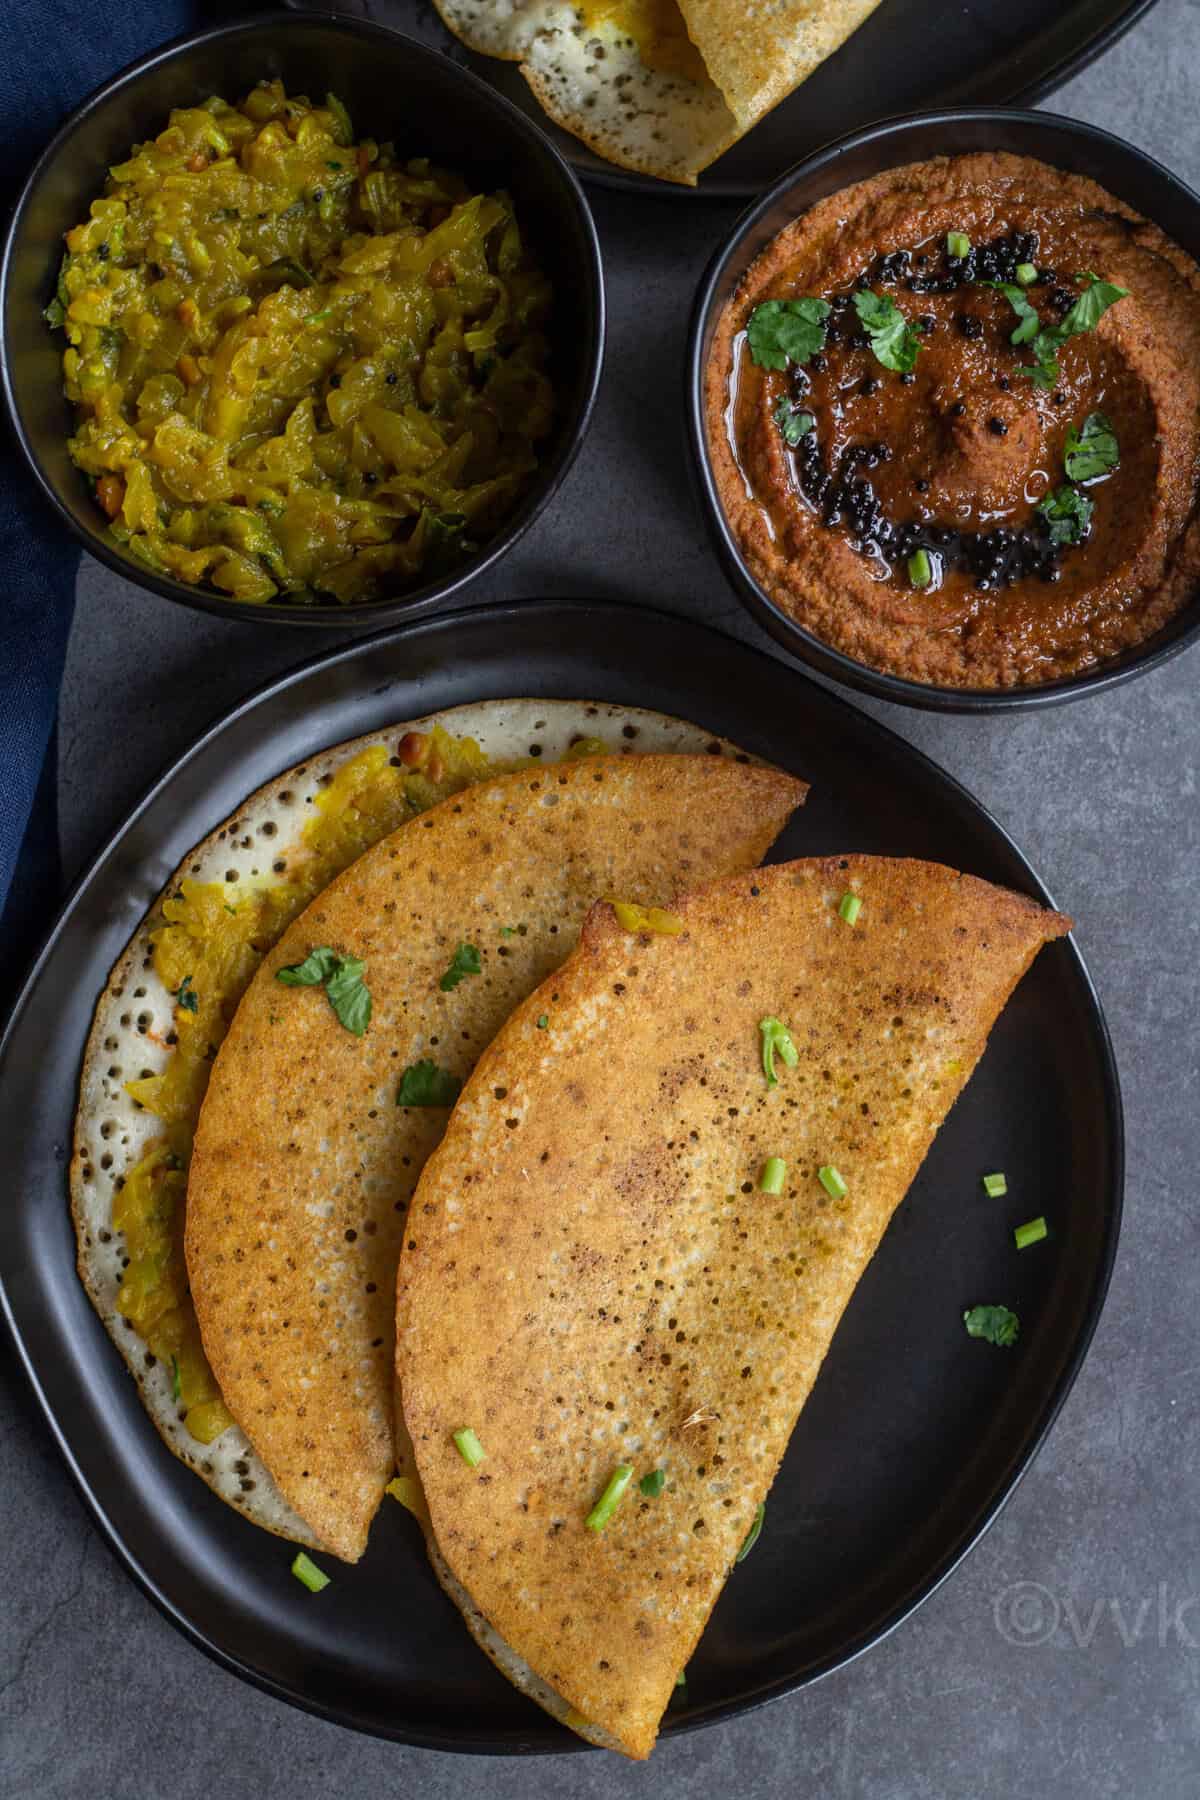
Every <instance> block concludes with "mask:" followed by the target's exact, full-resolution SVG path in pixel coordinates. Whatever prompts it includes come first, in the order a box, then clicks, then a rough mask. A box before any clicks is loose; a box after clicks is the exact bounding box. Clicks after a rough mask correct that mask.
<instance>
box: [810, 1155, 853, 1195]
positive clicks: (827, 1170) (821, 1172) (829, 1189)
mask: <svg viewBox="0 0 1200 1800" xmlns="http://www.w3.org/2000/svg"><path fill="white" fill-rule="evenodd" d="M817 1180H818V1181H819V1182H820V1184H821V1186H822V1187H823V1188H824V1189H825V1192H826V1193H827V1194H828V1195H829V1197H830V1199H831V1200H841V1199H844V1197H845V1195H846V1193H847V1192H848V1189H847V1187H846V1184H845V1182H844V1181H843V1180H842V1178H841V1176H840V1175H839V1174H838V1172H837V1170H836V1169H835V1168H834V1166H833V1164H832V1163H823V1164H822V1166H821V1167H820V1168H819V1169H818V1170H817Z"/></svg>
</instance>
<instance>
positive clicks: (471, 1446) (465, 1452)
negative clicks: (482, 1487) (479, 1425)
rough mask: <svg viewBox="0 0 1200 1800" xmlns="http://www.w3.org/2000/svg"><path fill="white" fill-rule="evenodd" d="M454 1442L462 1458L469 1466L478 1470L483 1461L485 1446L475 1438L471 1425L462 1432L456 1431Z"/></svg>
mask: <svg viewBox="0 0 1200 1800" xmlns="http://www.w3.org/2000/svg"><path fill="white" fill-rule="evenodd" d="M454 1442H455V1446H456V1447H457V1450H458V1454H459V1455H460V1456H461V1457H462V1459H463V1461H464V1462H465V1463H466V1464H467V1466H468V1467H469V1468H472V1469H477V1468H478V1467H479V1465H480V1463H481V1462H482V1461H483V1445H482V1444H481V1443H480V1441H479V1439H478V1438H477V1437H476V1436H475V1433H474V1432H473V1431H472V1430H471V1428H470V1426H469V1425H468V1426H464V1428H463V1430H462V1431H456V1432H455V1433H454Z"/></svg>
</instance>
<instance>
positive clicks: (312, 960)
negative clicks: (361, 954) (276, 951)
mask: <svg viewBox="0 0 1200 1800" xmlns="http://www.w3.org/2000/svg"><path fill="white" fill-rule="evenodd" d="M340 960H341V959H340V958H339V956H338V954H337V951H336V950H331V949H330V948H329V945H328V944H322V945H321V947H320V948H319V949H317V950H310V951H309V953H308V955H307V956H306V957H305V959H304V961H303V962H298V963H289V964H288V966H287V967H286V968H284V969H278V970H276V973H275V979H276V981H282V983H283V985H284V987H320V985H321V983H322V982H323V981H328V980H329V977H330V976H331V975H332V974H333V971H334V970H335V969H336V968H337V965H338V963H339V961H340Z"/></svg>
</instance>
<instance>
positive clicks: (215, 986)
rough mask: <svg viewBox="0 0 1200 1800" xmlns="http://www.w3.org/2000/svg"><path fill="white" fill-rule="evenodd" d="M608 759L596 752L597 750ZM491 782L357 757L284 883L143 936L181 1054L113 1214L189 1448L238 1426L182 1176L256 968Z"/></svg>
mask: <svg viewBox="0 0 1200 1800" xmlns="http://www.w3.org/2000/svg"><path fill="white" fill-rule="evenodd" d="M601 748H603V746H601ZM496 772H497V771H496V770H495V769H494V768H493V767H492V766H491V765H490V764H489V762H488V759H487V757H486V756H485V755H484V754H483V752H482V750H480V748H479V746H478V744H477V743H476V742H475V741H474V739H473V738H453V737H451V736H450V735H449V733H447V732H446V731H444V730H443V729H442V727H441V726H440V725H435V726H434V728H433V730H432V731H431V732H409V733H408V734H407V736H406V737H405V738H404V739H403V741H402V743H401V746H400V757H399V759H398V760H394V759H393V757H392V755H391V752H390V751H389V750H388V748H387V746H386V745H384V744H372V745H371V746H370V747H369V748H368V749H366V750H362V751H360V752H359V754H358V755H357V756H354V757H351V758H350V760H349V761H348V762H346V763H343V765H342V767H341V768H340V769H339V770H338V771H337V773H336V774H335V775H334V776H333V779H332V780H331V782H330V783H329V785H328V786H327V787H325V788H323V789H322V790H321V791H320V792H318V793H317V794H316V796H315V797H314V800H313V817H312V818H311V819H309V820H308V822H307V823H306V825H305V827H304V832H303V835H302V838H301V843H300V848H299V850H298V851H293V852H292V853H291V854H290V855H289V856H288V857H287V862H288V867H287V870H286V873H283V874H280V875H278V876H277V877H276V878H275V879H273V880H268V881H254V882H249V881H244V882H243V881H239V882H225V881H220V882H217V881H208V882H201V881H190V880H185V881H183V882H182V883H181V885H180V887H179V889H178V890H177V892H176V893H175V894H173V895H172V897H171V898H170V899H169V900H165V901H164V902H163V906H162V919H163V923H162V924H161V925H160V926H159V927H158V929H157V930H156V931H154V932H152V933H151V942H152V944H153V946H154V969H155V973H156V974H157V975H158V977H159V979H160V980H161V981H162V983H163V985H164V986H165V987H166V988H167V989H168V990H169V992H171V993H172V994H174V995H175V996H176V1002H175V1012H174V1031H175V1036H176V1042H175V1044H174V1046H173V1048H172V1050H171V1055H170V1057H169V1059H168V1062H167V1065H166V1067H165V1069H164V1070H163V1072H162V1073H161V1074H160V1075H150V1076H147V1077H145V1078H144V1079H143V1080H140V1081H130V1082H127V1083H126V1091H127V1092H128V1093H129V1094H131V1095H132V1096H133V1098H134V1099H135V1100H136V1101H137V1102H138V1104H139V1105H140V1106H142V1107H144V1108H145V1110H146V1111H147V1112H150V1113H153V1114H154V1115H155V1117H156V1118H158V1119H161V1120H162V1122H163V1125H164V1126H165V1128H166V1129H165V1131H164V1132H163V1133H162V1134H161V1136H159V1137H157V1138H155V1139H154V1141H153V1142H152V1143H151V1144H150V1145H149V1147H148V1148H147V1150H146V1151H145V1153H144V1154H143V1156H142V1158H141V1160H140V1161H139V1162H138V1163H137V1164H136V1166H135V1167H134V1168H133V1169H131V1170H130V1172H129V1174H128V1175H127V1176H126V1178H125V1181H124V1183H123V1185H122V1186H121V1187H120V1189H119V1191H118V1192H117V1194H116V1196H115V1198H114V1201H113V1225H114V1228H115V1229H116V1230H117V1231H119V1232H121V1233H123V1235H124V1239H125V1250H126V1254H127V1255H128V1257H129V1264H128V1267H127V1268H126V1270H125V1273H124V1276H123V1278H122V1281H121V1287H120V1292H119V1293H118V1295H117V1309H118V1311H119V1312H120V1313H121V1314H122V1315H123V1317H125V1318H126V1319H128V1321H129V1323H130V1324H131V1325H132V1326H133V1327H134V1329H135V1330H136V1331H137V1333H138V1335H139V1337H141V1338H142V1339H143V1341H144V1342H145V1344H146V1346H147V1348H148V1349H149V1350H151V1351H152V1352H153V1354H154V1355H155V1356H156V1357H158V1358H159V1359H160V1360H161V1361H162V1362H163V1363H164V1364H165V1365H166V1366H167V1367H168V1368H170V1369H171V1371H172V1375H173V1379H174V1382H175V1391H176V1396H177V1398H178V1400H179V1403H180V1408H181V1410H183V1411H184V1413H185V1423H186V1425H187V1429H188V1431H189V1432H190V1433H191V1435H192V1436H193V1437H194V1438H196V1439H198V1440H199V1441H200V1442H201V1443H211V1442H212V1440H213V1439H214V1438H215V1437H217V1436H219V1434H220V1433H221V1432H222V1431H224V1430H225V1428H226V1427H227V1426H228V1425H231V1424H232V1423H233V1420H232V1418H231V1417H230V1414H229V1413H228V1412H227V1411H226V1408H225V1406H224V1403H223V1402H222V1400H221V1396H220V1390H219V1388H218V1386H217V1383H216V1381H215V1379H214V1377H213V1374H212V1371H211V1369H210V1368H209V1366H208V1362H207V1360H206V1359H205V1356H204V1351H203V1348H202V1346H201V1342H200V1329H199V1325H198V1323H197V1320H196V1314H195V1309H194V1308H193V1306H192V1301H191V1297H190V1295H189V1292H188V1283H187V1268H186V1265H185V1261H184V1251H183V1227H184V1213H185V1207H184V1201H185V1196H186V1192H187V1164H188V1158H189V1156H190V1154H191V1148H192V1135H193V1132H194V1130H195V1126H196V1121H197V1119H198V1118H199V1115H200V1105H201V1102H202V1100H203V1099H204V1094H205V1090H206V1088H207V1086H208V1077H209V1071H210V1070H211V1068H212V1059H213V1057H214V1056H215V1054H216V1051H217V1048H218V1046H219V1045H220V1043H221V1040H222V1039H223V1037H224V1036H225V1033H226V1031H227V1030H228V1027H229V1022H230V1020H231V1019H232V1017H233V1014H234V1011H235V1009H236V1007H237V1003H238V1001H239V1000H240V999H241V996H242V994H243V993H244V992H245V990H246V988H247V987H248V985H249V983H250V979H251V977H252V976H253V974H254V971H255V970H256V969H257V967H258V965H259V963H260V962H261V961H262V958H263V956H264V955H265V954H266V952H267V951H268V950H269V949H270V948H271V946H272V945H273V944H274V943H276V942H277V941H278V939H279V937H280V936H281V935H282V933H283V931H284V929H285V928H286V926H287V925H289V924H290V923H291V921H292V920H293V919H294V918H295V917H296V916H297V914H298V913H300V912H301V911H302V910H303V909H304V907H305V906H307V905H308V903H309V901H310V900H312V899H314V898H315V896H316V895H317V894H319V893H320V891H321V889H322V888H324V887H327V886H328V885H329V883H330V882H331V881H332V880H333V878H334V876H335V875H337V874H339V873H340V871H341V870H342V869H344V868H346V867H348V865H349V864H350V863H352V862H353V861H354V860H355V858H356V857H358V856H361V855H362V853H363V851H364V850H367V849H369V848H370V846H371V845H372V844H376V843H378V842H379V840H380V838H383V837H386V836H387V835H388V833H389V832H392V831H395V830H396V829H397V827H398V826H400V825H403V824H404V823H405V822H406V820H408V819H411V818H413V817H414V816H415V815H416V814H417V813H419V812H422V811H424V810H425V809H426V808H427V807H429V806H432V805H434V804H435V803H436V802H437V801H439V800H443V799H445V798H446V796H447V795H449V794H453V793H457V792H458V791H459V790H460V789H461V788H464V787H466V786H468V784H469V783H471V782H473V781H479V780H481V779H482V778H483V777H484V776H486V775H489V774H494V773H496Z"/></svg>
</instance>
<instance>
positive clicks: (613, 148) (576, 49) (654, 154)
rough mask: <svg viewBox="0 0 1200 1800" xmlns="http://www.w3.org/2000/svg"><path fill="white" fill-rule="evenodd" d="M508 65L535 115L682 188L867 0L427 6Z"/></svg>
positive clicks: (849, 28)
mask: <svg viewBox="0 0 1200 1800" xmlns="http://www.w3.org/2000/svg"><path fill="white" fill-rule="evenodd" d="M435 4H436V6H437V9H438V11H439V13H440V14H441V16H442V19H443V21H444V22H445V24H446V25H447V26H449V28H450V30H451V31H453V32H454V33H455V35H456V36H457V37H459V38H461V40H462V41H463V43H465V44H467V45H468V46H469V47H470V48H471V49H472V50H477V51H479V52H480V53H482V54H483V55H486V56H496V57H501V58H503V59H505V60H507V61H515V62H518V63H519V64H520V68H521V73H522V75H523V76H524V77H525V80H526V81H527V82H528V83H529V86H530V88H531V89H532V91H533V93H534V94H535V96H536V97H537V100H538V103H539V104H540V105H541V107H542V108H543V110H544V111H545V112H546V114H547V115H548V116H549V117H550V118H551V119H553V120H554V122H555V124H557V125H561V126H562V127H563V129H564V130H565V131H569V132H571V133H572V135H573V136H575V137H577V138H579V139H580V140H581V141H582V142H583V143H585V144H586V145H587V146H588V148H589V149H591V150H594V151H595V152H596V154H597V155H598V156H602V157H604V158H605V159H606V160H607V161H609V162H612V163H616V164H618V165H619V166H620V167H622V168H626V169H635V170H637V171H639V172H640V173H642V174H646V175H656V176H659V177H660V178H661V179H663V180H666V181H677V182H681V183H683V184H685V185H688V186H694V185H695V182H696V177H697V176H698V175H699V174H700V172H701V171H702V170H704V169H706V168H707V167H708V166H709V164H710V163H712V162H715V161H716V159H717V157H718V156H720V155H721V154H722V152H723V151H725V150H727V149H728V148H729V146H730V145H731V144H733V143H735V142H736V141H737V139H738V138H739V137H742V136H743V135H744V134H745V133H746V132H747V131H749V130H750V128H751V127H752V126H753V125H755V124H757V122H758V121H759V119H761V118H762V117H763V116H764V114H766V113H767V112H769V111H770V110H771V108H772V107H773V106H776V105H778V103H779V101H780V100H783V99H785V98H786V97H787V95H788V94H790V93H791V92H792V90H793V89H794V88H796V87H798V86H799V85H800V83H801V82H802V81H804V80H805V79H806V78H807V77H808V76H809V75H811V74H812V72H813V70H814V69H816V68H817V67H818V66H819V65H820V64H821V63H822V62H824V60H825V58H826V57H828V56H831V55H832V54H833V52H834V51H835V50H836V49H837V48H838V46H839V45H840V44H842V43H843V42H844V40H845V39H846V38H848V37H849V36H850V34H851V32H853V31H855V30H857V28H858V26H859V25H861V24H862V22H863V20H864V19H865V18H866V17H867V16H868V14H869V13H871V12H873V11H874V9H875V7H876V6H877V5H878V4H879V0H771V4H769V5H761V4H759V5H754V6H751V7H749V8H748V7H747V6H746V5H744V4H742V3H740V0H679V4H678V5H677V4H676V0H577V3H576V0H435Z"/></svg>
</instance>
